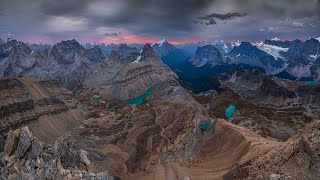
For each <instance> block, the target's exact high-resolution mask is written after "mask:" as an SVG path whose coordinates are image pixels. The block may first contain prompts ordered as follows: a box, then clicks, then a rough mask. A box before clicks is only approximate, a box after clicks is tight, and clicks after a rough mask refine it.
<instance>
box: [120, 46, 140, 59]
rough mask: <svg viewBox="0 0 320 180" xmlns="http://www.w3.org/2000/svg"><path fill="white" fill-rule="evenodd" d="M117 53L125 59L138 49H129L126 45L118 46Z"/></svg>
mask: <svg viewBox="0 0 320 180" xmlns="http://www.w3.org/2000/svg"><path fill="white" fill-rule="evenodd" d="M117 51H118V53H119V54H120V55H121V56H123V57H126V56H128V55H130V54H131V53H134V52H138V49H137V48H135V47H130V46H128V45H127V44H120V46H119V48H118V49H117Z"/></svg>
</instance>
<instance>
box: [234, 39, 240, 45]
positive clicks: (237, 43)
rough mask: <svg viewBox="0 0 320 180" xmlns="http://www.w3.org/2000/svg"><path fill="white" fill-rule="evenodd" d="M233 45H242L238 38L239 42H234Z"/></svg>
mask: <svg viewBox="0 0 320 180" xmlns="http://www.w3.org/2000/svg"><path fill="white" fill-rule="evenodd" d="M233 45H234V46H240V45H241V42H240V41H239V40H238V41H237V42H234V43H233Z"/></svg>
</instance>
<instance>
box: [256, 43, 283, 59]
mask: <svg viewBox="0 0 320 180" xmlns="http://www.w3.org/2000/svg"><path fill="white" fill-rule="evenodd" d="M253 45H254V46H256V47H257V48H259V49H260V50H262V51H264V52H266V53H268V54H270V55H271V56H273V57H274V58H275V59H283V57H282V55H281V52H287V51H288V50H289V48H283V47H279V46H275V45H270V44H265V43H264V42H260V43H256V44H253Z"/></svg>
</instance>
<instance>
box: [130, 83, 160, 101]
mask: <svg viewBox="0 0 320 180" xmlns="http://www.w3.org/2000/svg"><path fill="white" fill-rule="evenodd" d="M155 86H156V85H153V86H151V87H150V88H149V89H148V90H147V91H146V92H145V93H143V94H141V95H140V96H137V97H135V98H131V99H129V100H128V101H129V102H128V104H137V105H139V104H143V101H144V99H145V98H146V97H148V96H150V94H151V93H152V91H153V89H154V88H155Z"/></svg>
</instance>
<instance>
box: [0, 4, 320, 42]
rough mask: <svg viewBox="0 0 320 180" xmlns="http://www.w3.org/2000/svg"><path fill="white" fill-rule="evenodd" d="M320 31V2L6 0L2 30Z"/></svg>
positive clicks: (0, 9) (0, 15) (0, 13)
mask: <svg viewBox="0 0 320 180" xmlns="http://www.w3.org/2000/svg"><path fill="white" fill-rule="evenodd" d="M228 12H231V13H228ZM229 20H232V21H229ZM220 21H224V23H220ZM203 25H214V26H203ZM21 27H23V28H21ZM235 29H237V30H235ZM239 29H243V30H241V31H240V30H239ZM260 29H265V31H259V30H260ZM319 29H320V1H319V0H0V34H3V33H8V32H11V33H14V34H16V35H17V36H20V37H22V36H26V35H35V34H36V35H42V36H47V34H48V33H50V34H54V36H50V37H61V38H62V37H65V36H66V35H70V34H71V35H72V34H73V35H74V36H79V37H84V36H86V37H104V36H122V35H124V34H125V32H129V33H131V34H135V35H139V36H156V37H168V38H170V37H171V38H176V37H177V38H184V37H189V36H192V35H193V34H201V36H204V37H206V36H213V35H214V36H216V37H221V38H223V37H229V36H230V35H231V34H232V37H233V38H236V37H237V36H239V37H247V36H250V35H252V37H262V38H264V36H266V35H267V34H268V33H269V35H270V34H272V35H277V34H279V33H280V34H281V33H282V34H289V35H291V36H295V35H301V33H303V32H304V33H305V34H306V35H305V36H312V35H315V34H316V32H317V31H319ZM106 32H108V33H106ZM110 32H111V33H110ZM112 32H116V33H117V35H115V34H114V35H112ZM118 32H121V34H119V33H118ZM113 38H114V37H113Z"/></svg>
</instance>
